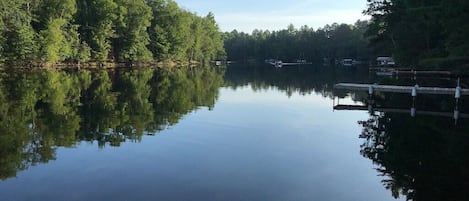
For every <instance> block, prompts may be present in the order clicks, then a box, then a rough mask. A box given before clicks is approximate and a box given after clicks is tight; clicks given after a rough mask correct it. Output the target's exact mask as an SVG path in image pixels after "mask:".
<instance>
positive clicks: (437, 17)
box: [364, 0, 469, 68]
mask: <svg viewBox="0 0 469 201" xmlns="http://www.w3.org/2000/svg"><path fill="white" fill-rule="evenodd" d="M367 2H368V8H367V9H366V10H365V11H364V13H365V14H367V15H370V16H372V20H371V22H370V24H369V26H368V30H367V32H366V36H367V38H368V39H369V41H370V47H373V49H374V50H375V51H376V52H380V51H383V50H384V51H391V52H392V53H393V55H394V57H395V58H396V59H397V60H398V61H399V62H400V63H402V64H407V65H416V66H421V67H426V68H429V67H434V68H436V67H443V68H457V67H464V64H465V65H466V66H465V67H468V66H467V64H468V63H469V41H468V40H467V39H468V38H469V32H467V30H468V29H469V23H468V19H469V1H466V0H454V1H448V0H428V1H420V0H367ZM461 65H462V66H461Z"/></svg>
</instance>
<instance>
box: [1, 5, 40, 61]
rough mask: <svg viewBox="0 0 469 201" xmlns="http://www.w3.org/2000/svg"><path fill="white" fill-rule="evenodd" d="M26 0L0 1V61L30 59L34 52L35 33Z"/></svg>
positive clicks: (32, 57)
mask: <svg viewBox="0 0 469 201" xmlns="http://www.w3.org/2000/svg"><path fill="white" fill-rule="evenodd" d="M27 5H28V1H25V0H19V1H16V0H3V1H1V2H0V62H1V61H2V60H6V61H7V62H15V61H30V60H33V59H34V55H35V53H36V42H35V39H36V33H35V31H34V30H33V28H32V27H31V25H30V23H31V21H32V14H31V12H30V10H28V9H27Z"/></svg>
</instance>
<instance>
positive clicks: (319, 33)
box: [209, 17, 372, 61]
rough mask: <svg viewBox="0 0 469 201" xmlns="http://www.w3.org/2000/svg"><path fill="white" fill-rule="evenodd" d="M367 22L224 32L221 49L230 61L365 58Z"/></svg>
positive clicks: (368, 53)
mask: <svg viewBox="0 0 469 201" xmlns="http://www.w3.org/2000/svg"><path fill="white" fill-rule="evenodd" d="M209 18H210V17H209ZM210 21H212V22H213V20H210ZM367 23H368V22H366V21H357V22H356V23H355V25H347V24H337V23H334V24H332V25H326V26H325V27H323V28H321V29H318V30H314V29H312V28H309V27H307V26H303V27H301V28H300V29H297V28H295V27H294V26H293V25H290V26H289V27H288V28H287V29H283V30H279V31H268V30H266V31H262V30H254V31H253V32H252V33H251V34H246V33H243V32H238V31H236V30H234V31H232V32H230V33H225V35H224V37H225V44H224V46H225V49H226V52H227V55H228V58H229V59H230V60H245V61H246V60H253V59H254V60H256V59H281V60H286V61H295V60H297V59H306V60H310V61H322V59H323V58H329V59H342V58H361V59H366V58H370V57H372V54H371V52H370V51H369V50H368V48H367V45H368V43H367V41H366V40H365V38H364V36H363V33H364V32H365V30H366V24H367ZM216 46H217V45H216Z"/></svg>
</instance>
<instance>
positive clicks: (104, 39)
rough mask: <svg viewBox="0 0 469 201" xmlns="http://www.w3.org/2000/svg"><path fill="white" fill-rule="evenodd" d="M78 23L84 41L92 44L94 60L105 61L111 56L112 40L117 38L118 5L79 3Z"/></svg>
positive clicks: (99, 0) (95, 0) (106, 0)
mask: <svg viewBox="0 0 469 201" xmlns="http://www.w3.org/2000/svg"><path fill="white" fill-rule="evenodd" d="M78 12H79V13H78V16H79V18H78V22H79V24H80V25H81V28H80V32H81V33H82V35H83V37H84V40H85V41H86V42H87V43H88V44H90V47H91V49H92V58H93V59H94V60H98V61H105V60H107V59H108V56H109V55H110V54H111V52H110V51H111V39H112V38H114V37H116V33H115V32H116V31H115V24H114V22H115V20H117V17H118V16H117V12H118V10H117V4H116V2H114V1H113V0H84V1H79V11H78Z"/></svg>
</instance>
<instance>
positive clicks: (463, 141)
mask: <svg viewBox="0 0 469 201" xmlns="http://www.w3.org/2000/svg"><path fill="white" fill-rule="evenodd" d="M359 124H360V125H361V126H362V127H363V131H362V133H361V135H360V138H362V139H364V140H365V141H364V143H363V144H362V146H361V154H362V155H363V156H364V157H367V158H369V159H370V160H372V161H373V162H374V163H375V164H376V165H378V167H379V168H377V170H378V172H379V173H380V174H381V176H384V177H385V178H386V179H384V180H383V181H382V182H383V184H384V186H385V187H386V188H387V189H389V190H390V191H391V192H392V194H393V196H394V197H399V196H400V195H403V196H405V198H406V199H407V200H415V201H419V200H466V199H467V198H468V197H469V192H468V191H467V189H468V188H469V183H468V181H469V174H468V173H469V172H468V170H469V169H468V168H469V167H468V162H469V157H468V155H467V152H468V151H469V141H468V139H469V138H468V137H469V132H468V130H469V127H468V126H467V124H459V125H458V126H454V123H453V122H452V119H451V118H446V117H434V116H419V117H417V118H412V117H410V116H409V115H405V114H397V113H379V114H373V115H371V116H370V118H369V119H368V120H365V121H360V122H359Z"/></svg>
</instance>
